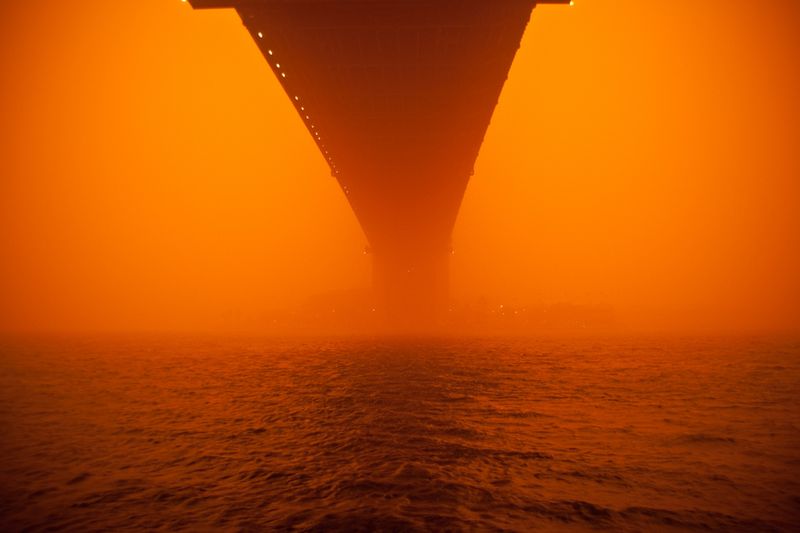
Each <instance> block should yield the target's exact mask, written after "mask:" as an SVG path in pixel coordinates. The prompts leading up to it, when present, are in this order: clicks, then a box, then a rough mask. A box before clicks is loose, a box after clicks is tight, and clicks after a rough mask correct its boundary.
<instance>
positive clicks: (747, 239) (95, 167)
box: [0, 0, 800, 331]
mask: <svg viewBox="0 0 800 533" xmlns="http://www.w3.org/2000/svg"><path fill="white" fill-rule="evenodd" d="M0 15H2V17H0V25H2V27H1V28H0V34H2V39H3V45H2V47H0V69H1V70H2V79H3V83H2V85H0V91H1V93H0V96H1V98H0V106H2V110H1V112H2V117H3V122H2V129H1V130H0V135H1V136H2V139H1V140H2V143H1V144H0V169H2V174H1V175H2V179H1V180H0V295H2V298H0V329H2V330H12V331H13V330H93V329H99V330H119V329H134V330H141V329H147V330H176V329H177V330H186V329H188V330H196V329H201V330H221V329H239V328H246V329H252V328H255V329H258V328H259V327H260V324H261V323H262V322H263V320H264V317H265V316H271V315H270V313H271V312H272V310H275V309H282V308H285V307H290V306H293V305H296V304H298V303H301V302H303V301H305V300H306V299H308V298H310V297H314V296H316V295H319V294H321V293H325V292H328V291H331V290H340V289H350V288H359V287H367V286H368V285H369V283H370V263H369V258H368V257H365V254H363V253H362V251H363V250H364V245H365V244H366V239H365V238H364V236H363V234H362V231H361V228H360V227H359V225H358V223H357V221H356V219H355V217H354V215H353V214H352V212H351V210H350V207H349V205H348V201H347V196H346V194H345V191H342V190H341V189H340V188H339V187H338V185H337V183H336V181H335V180H334V179H333V178H331V177H330V172H329V170H328V165H327V163H326V161H325V159H324V156H323V154H321V153H320V152H319V151H318V149H317V147H316V145H315V142H314V139H313V138H312V137H311V136H310V135H308V134H307V131H306V130H305V126H304V124H303V121H302V120H301V118H300V117H299V116H298V115H297V113H296V112H295V109H294V104H293V102H292V100H291V99H290V98H287V97H286V95H285V94H284V93H283V91H282V89H281V87H280V84H279V82H278V80H277V79H276V77H275V75H274V74H273V73H272V72H271V69H270V68H269V66H268V65H266V64H265V63H264V60H263V57H262V56H261V55H260V53H259V52H258V50H257V48H256V46H255V44H254V43H253V41H252V39H251V36H250V35H248V34H247V32H246V31H244V30H243V28H242V26H241V22H240V21H239V20H238V18H237V16H236V14H235V13H234V12H233V11H232V10H214V11H203V12H198V11H193V10H192V9H191V8H190V7H189V6H188V4H185V3H183V2H178V1H174V2H165V1H156V0H141V1H139V2H133V3H131V2H128V3H118V2H101V1H99V0H86V1H84V2H79V3H73V2H56V1H55V0H31V1H29V2H17V3H4V4H3V5H2V7H0ZM798 23H800V6H798V5H797V3H796V2H793V1H791V0H781V1H776V2H744V1H733V2H731V1H727V2H722V1H721V0H712V1H708V2H678V3H676V2H666V1H652V2H640V1H635V0H623V1H620V2H615V3H608V2H590V1H585V2H580V3H579V4H578V5H576V6H575V7H574V8H573V9H564V8H561V7H559V6H539V7H537V8H536V9H535V10H534V13H533V17H532V19H531V23H530V25H529V26H528V30H527V33H526V35H525V38H524V39H523V42H522V47H521V49H520V50H519V52H518V54H517V57H516V60H515V63H514V66H513V68H512V70H511V73H510V77H509V79H508V82H507V83H506V86H505V89H504V92H503V95H502V97H501V99H500V102H499V104H498V107H497V109H496V110H495V114H494V118H493V120H492V124H491V126H490V128H489V131H488V133H487V136H486V139H485V142H484V145H483V148H482V150H481V155H480V157H479V159H478V162H477V165H476V169H475V175H474V176H473V178H472V180H471V182H470V185H469V187H468V189H467V193H466V197H465V199H464V203H463V205H462V208H461V212H460V215H459V219H458V222H457V225H456V230H455V235H454V244H453V246H454V249H455V251H456V253H455V254H454V255H453V259H452V277H453V287H452V293H453V296H454V298H455V299H456V300H458V301H462V302H474V301H480V300H481V299H482V298H485V299H486V300H488V301H489V302H490V304H491V305H499V304H500V303H504V304H506V305H511V306H518V307H523V306H528V305H550V304H553V303H558V302H565V303H570V304H575V305H587V306H602V307H608V308H613V309H614V310H615V313H616V315H617V316H618V317H619V318H620V321H621V323H623V324H625V325H626V326H627V327H631V328H633V327H635V328H645V329H664V328H666V329H695V328H700V329H721V330H751V329H752V330H763V329H768V330H793V331H797V330H799V329H800V275H799V274H800V246H798V244H800V243H798V235H800V233H799V231H800V180H799V179H798V177H800V155H798V151H797V145H798V133H799V132H798V128H800V104H798V99H797V95H798V94H800V72H798V70H799V69H800V53H799V52H800V49H799V47H798V44H797V43H796V38H795V37H796V36H795V35H794V33H795V30H796V28H797V27H798ZM259 37H261V35H259ZM285 66H286V65H283V67H285ZM276 67H277V68H281V66H278V65H276ZM289 67H291V65H289ZM281 70H282V74H281V75H282V76H285V75H286V73H285V72H283V70H284V69H283V68H281ZM288 72H289V74H291V69H290V70H288ZM299 96H302V95H299ZM295 99H296V98H295ZM312 111H313V110H312ZM319 135H320V136H322V137H323V138H324V137H325V132H324V131H323V132H322V133H321V134H319Z"/></svg>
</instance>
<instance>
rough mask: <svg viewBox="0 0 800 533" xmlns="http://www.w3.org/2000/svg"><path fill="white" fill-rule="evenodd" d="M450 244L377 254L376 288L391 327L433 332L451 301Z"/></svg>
mask: <svg viewBox="0 0 800 533" xmlns="http://www.w3.org/2000/svg"><path fill="white" fill-rule="evenodd" d="M450 255H451V252H450V248H449V246H440V247H424V248H415V249H410V250H409V249H401V250H391V249H389V250H386V249H382V250H381V249H379V250H377V251H376V252H374V254H373V263H372V265H373V266H372V271H373V288H374V291H375V296H376V299H377V302H378V304H377V305H378V307H379V309H380V311H381V312H382V314H383V316H384V317H385V318H386V320H387V325H388V327H389V328H390V329H392V330H396V331H406V332H426V331H433V330H435V329H436V328H437V326H438V325H440V323H441V320H442V318H443V316H444V313H446V312H447V308H448V304H449V289H450Z"/></svg>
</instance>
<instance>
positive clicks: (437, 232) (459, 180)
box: [190, 0, 570, 322]
mask: <svg viewBox="0 0 800 533" xmlns="http://www.w3.org/2000/svg"><path fill="white" fill-rule="evenodd" d="M190 3H191V5H192V6H193V7H195V8H221V7H232V8H235V9H236V11H237V12H238V13H239V15H240V17H241V18H242V21H243V22H244V25H245V27H246V28H247V30H248V31H249V32H250V34H251V35H252V36H253V39H254V40H255V42H256V43H257V44H258V46H259V48H260V49H261V52H262V53H263V54H264V58H265V59H266V60H267V62H268V64H269V66H270V68H272V70H273V72H274V73H275V75H276V76H277V77H278V80H279V81H280V83H281V84H282V85H283V88H284V90H285V91H286V94H287V95H288V96H289V98H290V99H291V101H292V103H293V104H294V106H295V108H296V109H297V112H298V114H299V115H300V118H301V119H302V120H303V122H304V123H305V125H306V127H307V128H308V131H309V133H310V134H311V135H312V136H313V138H314V140H315V142H316V143H317V146H318V147H319V150H320V152H321V153H322V155H323V156H324V157H325V159H326V161H327V162H328V164H329V165H330V169H331V173H332V175H333V176H334V177H335V178H336V179H337V180H338V182H339V184H340V185H341V187H342V190H343V191H344V193H345V194H346V195H347V198H348V200H349V202H350V205H351V206H352V208H353V211H354V212H355V214H356V216H357V217H358V220H359V222H360V224H361V227H362V228H363V230H364V233H365V234H366V236H367V239H368V241H369V244H370V250H371V253H372V254H373V265H374V267H373V272H374V274H373V280H374V281H373V283H374V287H375V290H376V293H377V296H378V302H379V305H381V306H382V307H383V309H384V310H385V311H386V312H387V313H388V314H389V315H390V316H392V317H393V318H395V319H399V320H401V321H411V322H414V321H418V320H428V319H430V318H431V317H433V316H435V315H436V313H437V311H438V310H440V309H441V308H442V306H444V305H446V302H447V294H448V285H449V283H448V279H449V258H450V254H451V247H450V244H451V243H450V239H451V233H452V230H453V226H454V224H455V220H456V216H457V213H458V210H459V206H460V204H461V200H462V197H463V195H464V191H465V189H466V186H467V182H468V181H469V178H470V176H471V175H472V173H473V165H474V163H475V160H476V158H477V156H478V151H479V149H480V146H481V143H482V142H483V138H484V134H485V133H486V129H487V127H488V125H489V121H490V119H491V116H492V113H493V111H494V108H495V105H496V104H497V101H498V98H499V96H500V92H501V90H502V88H503V84H504V82H505V80H506V77H507V75H508V71H509V69H510V67H511V63H512V61H513V59H514V55H515V53H516V51H517V49H518V48H519V45H520V41H521V39H522V35H523V32H524V31H525V27H526V26H527V24H528V20H529V18H530V15H531V12H532V10H533V8H534V7H535V6H536V4H537V2H536V1H534V0H190ZM538 3H539V4H569V3H570V2H569V0H548V1H542V0H540V1H539V2H538Z"/></svg>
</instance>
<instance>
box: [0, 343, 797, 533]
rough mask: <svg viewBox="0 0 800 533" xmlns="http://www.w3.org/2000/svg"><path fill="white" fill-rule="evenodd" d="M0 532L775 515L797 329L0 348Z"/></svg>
mask: <svg viewBox="0 0 800 533" xmlns="http://www.w3.org/2000/svg"><path fill="white" fill-rule="evenodd" d="M0 526H2V529H4V530H9V531H17V530H31V531H40V530H45V529H50V528H52V529H67V530H79V531H87V530H107V529H113V530H119V529H126V528H128V529H139V528H162V529H165V530H179V529H186V530H197V529H202V530H237V531H238V530H245V531H251V530H263V529H273V528H274V529H280V530H287V529H312V530H314V529H316V530H331V529H332V530H337V529H338V530H347V531H352V530H389V531H394V530H401V531H402V530H417V529H435V530H441V529H445V530H509V531H530V530H531V529H533V528H536V529H540V530H559V531H561V530H567V531H586V530H595V529H597V528H605V529H610V530H615V531H620V530H622V531H626V530H630V531H640V530H663V531H673V530H695V529H708V528H711V529H717V530H725V531H773V530H777V531H791V530H795V529H797V528H798V527H800V344H799V343H796V342H787V341H777V340H764V339H736V340H722V339H697V338H694V339H678V340H675V339H672V340H664V339H652V338H651V339H627V340H620V339H615V340H594V339H581V340H574V339H573V340H570V339H563V340H558V339H546V340H542V339H538V340H537V339H527V340H519V339H485V340H474V339H471V340H424V341H423V340H420V341H412V340H403V341H400V340H380V339H378V340H375V339H362V340H336V339H334V340H303V341H301V340H286V341H278V340H252V339H249V340H245V339H221V338H218V339H197V338H150V339H141V338H139V339H122V338H115V339H109V338H106V339H88V338H87V339H75V338H73V339H64V338H62V339H50V340H46V341H45V340H38V341H31V340H6V341H3V342H2V343H1V344H0Z"/></svg>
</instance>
